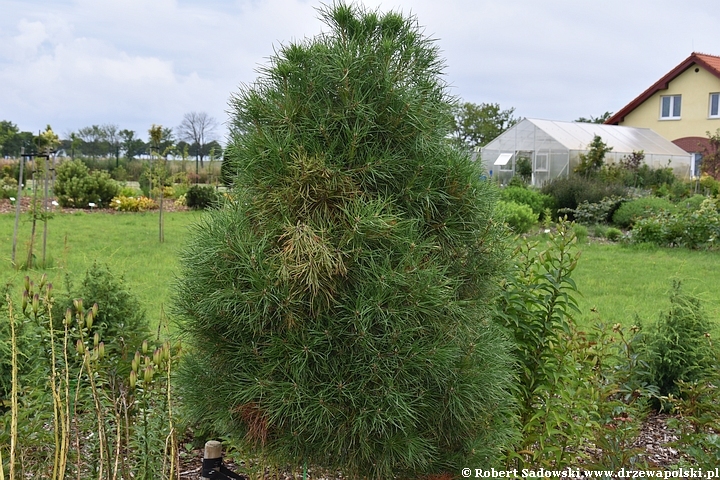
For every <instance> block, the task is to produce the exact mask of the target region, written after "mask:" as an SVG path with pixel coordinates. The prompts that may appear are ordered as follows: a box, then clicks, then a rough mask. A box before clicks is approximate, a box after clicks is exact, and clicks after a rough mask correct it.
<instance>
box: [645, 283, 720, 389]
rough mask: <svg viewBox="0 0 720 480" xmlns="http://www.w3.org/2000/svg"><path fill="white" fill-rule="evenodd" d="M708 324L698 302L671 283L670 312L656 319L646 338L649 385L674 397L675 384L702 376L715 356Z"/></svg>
mask: <svg viewBox="0 0 720 480" xmlns="http://www.w3.org/2000/svg"><path fill="white" fill-rule="evenodd" d="M712 329H713V326H712V323H711V322H710V321H709V320H708V319H707V317H706V315H705V312H704V310H703V309H702V306H701V304H700V301H699V300H698V299H697V298H696V297H693V296H692V295H689V294H687V293H685V292H683V291H681V288H680V282H678V281H674V282H673V286H672V290H671V292H670V309H669V310H668V312H667V313H664V314H662V315H661V316H660V319H659V320H658V322H657V325H656V326H655V328H654V329H652V330H650V332H649V335H648V338H647V355H648V362H649V365H650V383H652V384H653V385H657V387H658V389H659V391H660V393H661V394H662V395H669V394H677V393H678V387H677V382H678V381H680V380H682V381H685V382H690V381H693V380H698V379H701V378H703V377H704V376H706V375H707V374H708V373H709V371H710V368H711V367H712V365H713V361H714V359H715V355H714V352H713V349H712V346H711V343H710V332H711V331H712Z"/></svg>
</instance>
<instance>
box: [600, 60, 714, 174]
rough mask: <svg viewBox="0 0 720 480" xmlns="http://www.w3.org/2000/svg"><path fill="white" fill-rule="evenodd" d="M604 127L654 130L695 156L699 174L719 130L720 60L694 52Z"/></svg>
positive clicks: (694, 165)
mask: <svg viewBox="0 0 720 480" xmlns="http://www.w3.org/2000/svg"><path fill="white" fill-rule="evenodd" d="M605 123H606V124H607V125H623V126H629V127H642V128H651V129H653V130H654V131H656V132H657V133H659V134H660V135H662V136H663V137H664V138H666V139H668V140H670V141H672V142H673V143H675V144H676V145H678V146H679V147H681V148H682V149H683V150H685V151H686V152H689V153H691V154H692V155H693V157H694V161H693V168H692V173H693V174H694V175H695V174H697V173H698V172H699V162H700V159H701V157H702V153H703V152H704V151H705V148H707V146H708V138H707V132H711V133H715V131H716V130H717V129H719V128H720V57H718V56H715V55H706V54H702V53H695V52H693V53H692V54H691V55H690V56H689V57H688V58H686V59H685V60H683V61H682V62H681V63H680V64H679V65H677V66H676V67H675V68H673V69H672V70H670V71H669V72H668V73H667V74H665V75H664V76H663V77H662V78H661V79H660V80H658V81H657V82H655V83H654V84H653V85H651V86H650V88H648V89H647V90H645V91H644V92H642V93H641V94H640V95H639V96H638V97H637V98H635V99H634V100H633V101H631V102H630V103H628V104H627V105H625V106H624V107H623V108H621V109H620V110H619V111H618V112H617V113H616V114H614V115H613V116H612V117H610V118H609V119H608V120H607V121H606V122H605Z"/></svg>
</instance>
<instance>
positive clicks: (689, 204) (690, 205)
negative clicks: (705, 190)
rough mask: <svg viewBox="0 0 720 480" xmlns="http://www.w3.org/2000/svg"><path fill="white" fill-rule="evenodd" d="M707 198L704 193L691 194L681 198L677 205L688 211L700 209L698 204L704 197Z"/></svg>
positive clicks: (700, 203)
mask: <svg viewBox="0 0 720 480" xmlns="http://www.w3.org/2000/svg"><path fill="white" fill-rule="evenodd" d="M706 198H708V197H706V196H705V195H700V194H698V195H693V196H692V197H690V198H686V199H685V200H681V201H680V202H678V205H679V206H680V207H682V208H685V209H687V210H690V211H693V212H694V211H696V210H699V209H700V206H701V205H702V203H703V202H704V201H705V199H706Z"/></svg>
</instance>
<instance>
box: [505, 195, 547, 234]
mask: <svg viewBox="0 0 720 480" xmlns="http://www.w3.org/2000/svg"><path fill="white" fill-rule="evenodd" d="M495 211H496V215H497V218H498V220H500V221H503V222H505V223H506V224H507V225H508V226H509V227H510V228H511V229H512V231H513V232H515V233H516V234H522V233H527V232H528V231H530V229H531V228H532V226H533V225H535V224H537V223H538V215H537V214H536V213H534V212H533V211H532V209H531V208H530V207H529V206H527V205H523V204H521V203H516V202H513V201H509V202H505V201H502V200H501V201H499V202H498V203H497V206H496V207H495Z"/></svg>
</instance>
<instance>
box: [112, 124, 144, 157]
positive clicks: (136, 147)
mask: <svg viewBox="0 0 720 480" xmlns="http://www.w3.org/2000/svg"><path fill="white" fill-rule="evenodd" d="M119 135H120V145H121V148H122V150H123V152H125V158H127V159H128V160H131V159H133V158H135V157H136V156H137V155H141V154H143V153H145V150H146V149H145V142H143V141H142V140H141V139H139V138H137V137H136V136H135V135H136V134H135V131H134V130H127V129H125V130H120V132H119Z"/></svg>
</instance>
